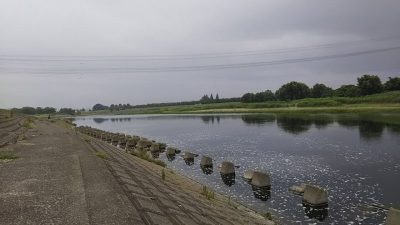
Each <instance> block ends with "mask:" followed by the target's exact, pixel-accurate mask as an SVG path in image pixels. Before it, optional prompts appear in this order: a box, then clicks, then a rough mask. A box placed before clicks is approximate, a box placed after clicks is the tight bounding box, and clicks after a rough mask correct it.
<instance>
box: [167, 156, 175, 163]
mask: <svg viewBox="0 0 400 225" xmlns="http://www.w3.org/2000/svg"><path fill="white" fill-rule="evenodd" d="M175 158H176V157H175V154H167V159H168V161H170V162H172V161H174V160H175Z"/></svg>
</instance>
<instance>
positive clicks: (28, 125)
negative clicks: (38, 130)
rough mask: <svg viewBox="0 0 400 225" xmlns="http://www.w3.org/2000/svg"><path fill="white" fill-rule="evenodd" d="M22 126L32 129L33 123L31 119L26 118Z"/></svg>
mask: <svg viewBox="0 0 400 225" xmlns="http://www.w3.org/2000/svg"><path fill="white" fill-rule="evenodd" d="M22 126H23V127H26V128H28V129H33V128H35V122H34V120H33V119H32V118H31V117H28V118H27V119H26V120H25V121H24V124H23V125H22Z"/></svg>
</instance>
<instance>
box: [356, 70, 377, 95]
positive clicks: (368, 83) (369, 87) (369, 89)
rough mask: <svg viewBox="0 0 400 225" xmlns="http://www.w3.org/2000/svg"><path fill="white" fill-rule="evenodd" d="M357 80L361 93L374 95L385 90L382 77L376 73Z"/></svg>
mask: <svg viewBox="0 0 400 225" xmlns="http://www.w3.org/2000/svg"><path fill="white" fill-rule="evenodd" d="M357 81H358V88H360V94H361V95H372V94H376V93H381V92H382V91H383V85H382V82H381V79H380V78H379V77H378V76H376V75H364V76H362V77H359V78H357Z"/></svg>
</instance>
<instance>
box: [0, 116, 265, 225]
mask: <svg viewBox="0 0 400 225" xmlns="http://www.w3.org/2000/svg"><path fill="white" fill-rule="evenodd" d="M65 126H66V124H65V123H61V122H57V123H51V122H49V121H37V122H36V126H35V128H34V129H30V130H28V132H27V133H26V140H24V141H20V142H18V143H17V144H14V145H9V146H7V147H6V148H5V149H1V150H0V151H5V150H6V151H8V152H12V153H13V154H15V155H16V156H18V157H19V158H18V159H15V160H12V161H9V162H0V224H7V225H8V224H96V225H98V224H139V225H140V224H148V225H152V224H160V225H161V224H181V225H190V224H230V225H231V224H271V222H270V221H267V220H265V219H263V218H262V217H260V216H258V215H255V214H251V212H249V211H246V210H245V209H238V208H237V205H230V204H227V203H226V202H224V201H223V200H221V199H218V198H217V199H213V200H207V199H206V198H205V197H204V196H201V195H200V194H199V193H198V189H199V185H198V184H196V183H195V182H192V181H190V180H188V179H186V178H183V177H181V176H178V175H176V174H173V173H171V172H170V171H168V172H167V175H166V179H165V180H163V179H162V178H161V175H160V171H161V167H158V166H156V165H153V164H150V163H149V162H146V161H144V160H141V159H139V158H136V157H134V156H132V155H129V154H127V153H125V152H124V151H123V150H121V149H118V148H116V147H113V146H111V145H108V144H106V143H103V142H101V141H98V140H95V139H91V138H89V137H86V136H84V135H81V134H78V133H76V132H75V131H74V130H71V129H67V128H66V127H65ZM99 151H100V152H102V153H103V154H104V153H105V154H106V156H104V155H102V156H103V157H99V156H97V153H98V152H99Z"/></svg>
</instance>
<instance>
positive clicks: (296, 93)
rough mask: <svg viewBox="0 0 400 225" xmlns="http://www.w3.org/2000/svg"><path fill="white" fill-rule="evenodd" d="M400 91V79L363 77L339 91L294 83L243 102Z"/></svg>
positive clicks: (254, 94) (245, 98)
mask: <svg viewBox="0 0 400 225" xmlns="http://www.w3.org/2000/svg"><path fill="white" fill-rule="evenodd" d="M396 90H400V78H399V77H394V78H392V77H389V80H388V81H386V82H385V83H382V82H381V79H380V78H379V77H378V76H376V75H363V76H361V77H358V78H357V85H352V84H349V85H342V86H341V87H339V88H337V89H333V88H331V87H328V86H326V85H325V84H315V85H314V86H312V87H311V88H310V87H308V86H307V85H306V84H304V83H301V82H296V81H292V82H289V83H287V84H284V85H282V86H281V87H280V88H279V89H278V90H277V91H276V92H275V93H273V92H272V91H271V90H266V91H263V92H258V93H246V94H244V95H243V96H242V97H241V98H240V101H241V102H246V103H247V102H266V101H276V100H281V101H288V100H296V99H303V98H325V97H358V96H365V95H371V94H377V93H382V92H385V91H396Z"/></svg>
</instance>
